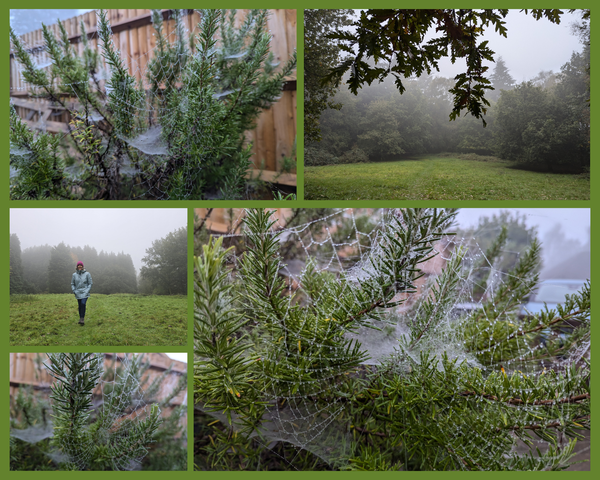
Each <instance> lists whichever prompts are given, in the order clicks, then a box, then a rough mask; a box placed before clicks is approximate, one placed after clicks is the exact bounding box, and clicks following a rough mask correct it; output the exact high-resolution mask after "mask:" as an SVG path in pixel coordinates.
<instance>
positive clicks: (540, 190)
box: [304, 156, 590, 200]
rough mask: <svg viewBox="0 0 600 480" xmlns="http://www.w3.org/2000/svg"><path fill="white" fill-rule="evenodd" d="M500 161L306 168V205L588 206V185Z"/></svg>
mask: <svg viewBox="0 0 600 480" xmlns="http://www.w3.org/2000/svg"><path fill="white" fill-rule="evenodd" d="M512 165H513V163H512V162H506V161H502V160H497V159H496V160H495V161H485V162H484V161H475V160H465V159H459V158H452V157H437V156H420V157H415V158H413V159H410V160H399V161H392V162H378V163H366V164H350V165H328V166H322V167H309V166H307V167H304V198H305V199H306V200H589V198H590V179H589V178H584V177H582V176H578V175H569V174H556V173H540V172H532V171H527V170H517V169H515V168H511V167H512Z"/></svg>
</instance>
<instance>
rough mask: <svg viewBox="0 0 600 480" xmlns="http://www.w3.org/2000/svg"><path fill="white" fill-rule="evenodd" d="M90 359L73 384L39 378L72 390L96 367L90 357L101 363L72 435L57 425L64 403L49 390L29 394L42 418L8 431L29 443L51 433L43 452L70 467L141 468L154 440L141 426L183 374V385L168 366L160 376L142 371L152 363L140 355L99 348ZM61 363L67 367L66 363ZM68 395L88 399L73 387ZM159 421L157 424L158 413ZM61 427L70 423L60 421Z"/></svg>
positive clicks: (164, 401) (143, 426)
mask: <svg viewBox="0 0 600 480" xmlns="http://www.w3.org/2000/svg"><path fill="white" fill-rule="evenodd" d="M88 360H89V362H87V363H86V364H85V366H84V368H83V370H82V373H81V374H80V375H79V376H77V377H75V378H73V379H72V382H73V384H72V385H71V386H70V385H69V384H67V383H64V382H62V383H61V382H60V380H58V379H57V380H54V381H53V379H52V377H50V376H49V375H45V373H44V372H42V373H41V375H42V379H44V378H46V379H47V381H48V383H47V388H43V389H44V390H46V391H47V393H49V389H50V386H51V385H53V389H54V388H67V389H69V388H74V390H71V391H72V392H75V391H77V387H76V384H78V383H80V382H82V381H83V382H85V381H86V378H88V377H86V378H84V376H87V375H91V372H92V371H94V368H95V367H93V368H88V367H90V366H93V364H94V363H95V364H96V365H100V378H99V379H98V381H97V383H96V384H95V387H94V388H93V391H92V395H91V398H89V399H88V400H89V401H90V403H89V405H88V407H86V409H85V410H86V412H87V413H86V416H85V424H84V425H81V426H79V427H77V428H76V432H74V433H73V434H72V435H67V436H65V435H60V434H59V433H60V432H57V430H56V429H57V428H59V427H58V425H61V423H60V422H59V421H57V420H56V419H57V415H59V414H61V412H62V411H63V409H64V408H65V405H64V404H63V403H59V402H58V401H57V400H56V398H54V397H52V396H51V399H50V401H49V402H48V399H46V398H45V396H44V395H42V396H41V397H39V398H38V399H37V400H36V401H35V403H31V402H32V400H31V399H30V400H28V402H30V403H31V404H32V405H36V404H39V406H40V408H41V411H42V418H40V419H37V420H35V421H34V422H32V423H33V425H32V426H30V427H28V428H26V429H18V428H12V429H11V437H14V438H17V439H19V440H22V441H25V442H27V443H30V444H34V443H37V442H39V441H41V440H44V439H47V438H51V439H52V440H51V442H50V445H51V447H52V449H51V450H49V451H48V450H46V449H44V450H43V452H44V453H45V455H47V456H48V457H49V458H50V459H51V460H52V461H53V462H54V463H56V465H59V466H61V465H66V466H68V467H69V468H70V469H77V470H98V469H102V470H139V469H140V466H141V462H142V460H143V458H144V457H145V456H146V454H147V453H148V447H149V446H150V445H151V444H152V443H153V442H154V439H153V438H152V437H153V436H154V433H151V434H149V435H144V434H142V433H141V432H142V431H143V430H144V429H145V428H146V422H148V420H149V419H150V417H152V416H153V415H154V416H155V415H157V414H158V415H160V406H159V405H166V404H168V403H167V402H168V401H169V400H170V398H171V396H169V395H174V394H177V393H178V392H179V391H181V388H180V387H181V386H180V385H178V383H181V382H182V380H181V378H183V385H184V384H185V377H184V376H183V377H181V378H180V377H179V376H177V375H168V373H169V372H170V369H168V370H167V371H166V372H165V373H164V374H162V375H158V376H150V375H145V374H143V372H145V371H146V370H147V369H148V367H149V365H150V364H149V363H148V361H147V360H145V358H144V356H143V355H131V354H122V355H118V356H117V355H113V356H112V361H109V360H107V361H106V362H105V355H104V354H100V353H99V354H92V356H88ZM48 362H51V360H50V359H48V360H47V361H46V363H47V365H50V363H48ZM65 365H67V364H65ZM46 368H48V367H46ZM65 368H67V370H68V369H69V368H70V367H68V366H67V367H65ZM48 372H50V370H48ZM167 377H168V378H167ZM45 382H46V380H44V382H43V383H42V384H41V385H45V384H46V383H45ZM172 392H174V393H172ZM165 394H166V395H167V397H166V400H165ZM71 398H72V399H73V400H72V401H73V402H75V404H77V403H78V402H79V403H81V402H83V401H84V400H86V399H85V398H79V399H78V398H77V395H76V394H75V393H71ZM159 398H163V400H159ZM28 408H29V413H28V415H29V416H31V415H33V413H34V410H33V409H32V408H31V407H28ZM183 408H185V407H183ZM181 413H183V410H182V411H181ZM158 422H159V424H160V419H159V420H158ZM60 428H69V426H68V425H67V426H64V425H63V426H62V427H60ZM53 437H54V438H53Z"/></svg>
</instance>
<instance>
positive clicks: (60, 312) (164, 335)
mask: <svg viewBox="0 0 600 480" xmlns="http://www.w3.org/2000/svg"><path fill="white" fill-rule="evenodd" d="M31 297H32V301H22V299H19V300H18V301H17V302H12V301H11V303H10V344H11V345H19V346H27V345H64V346H68V345H85V346H92V345H115V346H125V345H131V346H138V345H139V346H155V345H156V346H158V345H185V344H186V343H187V310H188V308H187V297H186V296H184V295H171V296H167V295H149V296H143V295H128V294H116V295H100V294H93V295H92V296H91V297H90V299H89V300H88V302H87V312H86V316H85V325H84V326H81V325H79V324H78V321H79V314H78V310H77V300H76V299H75V296H74V295H71V294H60V295H58V294H57V295H35V296H31Z"/></svg>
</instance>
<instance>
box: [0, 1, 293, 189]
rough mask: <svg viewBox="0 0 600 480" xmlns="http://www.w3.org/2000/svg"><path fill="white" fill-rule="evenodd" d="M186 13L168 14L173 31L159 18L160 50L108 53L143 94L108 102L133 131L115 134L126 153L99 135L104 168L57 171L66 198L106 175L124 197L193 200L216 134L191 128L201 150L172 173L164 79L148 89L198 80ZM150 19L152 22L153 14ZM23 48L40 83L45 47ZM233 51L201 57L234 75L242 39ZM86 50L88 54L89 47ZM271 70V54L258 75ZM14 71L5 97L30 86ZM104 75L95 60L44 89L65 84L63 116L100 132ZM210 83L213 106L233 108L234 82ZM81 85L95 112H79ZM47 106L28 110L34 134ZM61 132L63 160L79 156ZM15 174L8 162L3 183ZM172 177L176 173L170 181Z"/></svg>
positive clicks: (15, 153) (21, 154) (107, 72)
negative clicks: (82, 72)
mask: <svg viewBox="0 0 600 480" xmlns="http://www.w3.org/2000/svg"><path fill="white" fill-rule="evenodd" d="M187 15H188V13H187V10H174V11H173V13H172V14H171V17H170V19H171V20H175V22H176V25H175V28H170V29H167V28H166V21H162V35H163V36H164V39H165V44H164V45H162V46H159V45H158V44H157V45H156V46H154V47H153V48H150V49H149V50H148V52H146V53H144V54H141V55H140V56H139V58H135V57H133V56H130V55H128V54H127V53H125V52H123V51H120V50H118V49H116V51H117V54H118V55H119V56H120V57H121V59H122V60H123V62H124V64H125V66H126V68H127V66H129V74H130V75H131V76H132V77H133V78H134V79H135V78H138V79H139V80H138V85H137V88H138V90H141V91H143V92H145V93H144V98H143V99H141V101H131V100H129V99H128V98H125V97H119V98H117V99H116V100H115V101H116V103H117V105H116V107H115V110H122V111H125V112H130V114H131V117H132V118H133V119H134V121H135V125H134V127H133V130H132V131H131V132H130V133H129V134H128V135H127V136H125V135H120V136H119V139H120V140H121V141H122V142H124V144H126V145H127V146H128V147H129V151H128V152H125V151H124V150H127V148H125V149H123V148H121V147H119V146H117V145H115V144H114V142H112V144H111V142H110V141H108V140H107V139H106V137H104V138H102V142H101V144H100V148H102V149H106V151H107V155H105V158H106V159H108V160H107V162H108V164H107V166H106V169H105V170H104V171H99V172H98V171H95V170H94V169H93V167H92V166H90V165H88V164H87V162H82V161H78V160H76V161H75V162H74V163H72V164H71V165H68V166H66V167H65V168H64V175H65V178H66V179H68V180H69V181H70V182H72V184H73V185H74V187H73V192H74V193H77V192H82V191H83V187H84V186H85V181H86V179H89V178H90V177H91V176H93V175H96V176H97V177H98V178H99V179H100V180H102V179H108V178H111V179H116V181H117V183H119V184H120V186H123V187H124V188H123V191H124V192H125V193H126V194H127V192H129V193H128V194H127V195H128V198H130V199H146V198H149V199H158V200H165V199H170V198H177V199H190V198H195V196H196V195H197V194H196V193H194V192H195V189H197V187H198V185H197V180H196V177H197V173H198V171H201V170H203V169H204V168H208V167H205V166H204V163H205V160H206V159H210V158H211V156H214V152H215V150H217V151H218V149H217V148H218V147H215V146H214V145H215V141H213V140H214V138H215V137H216V136H217V135H218V132H217V133H215V132H214V129H213V128H209V127H210V125H209V123H210V122H208V121H204V120H202V121H201V122H200V124H201V126H200V127H199V129H198V130H196V129H194V131H193V136H194V143H196V144H199V145H202V146H203V147H202V148H201V150H202V151H200V152H197V153H196V154H195V155H196V157H195V161H188V162H184V163H183V165H179V166H178V167H177V173H176V174H175V173H174V172H173V165H172V164H171V163H170V160H172V157H173V155H174V154H173V152H172V145H170V140H169V139H168V138H167V135H166V132H168V131H173V127H174V125H175V124H176V121H177V120H176V117H177V116H176V115H174V114H173V111H172V110H170V107H167V105H166V104H165V97H164V95H163V94H162V92H163V91H164V84H165V83H166V80H165V81H164V82H163V83H162V84H161V86H160V87H159V88H157V89H155V90H153V89H152V88H151V83H152V79H153V77H160V78H162V79H171V80H172V82H174V83H175V85H176V88H178V89H180V88H181V86H182V85H184V84H185V82H187V81H189V79H190V78H194V77H195V78H199V73H198V72H195V71H194V70H193V69H192V68H188V67H189V65H190V64H191V63H192V60H193V59H194V58H196V57H197V56H199V55H200V54H201V52H199V51H198V44H197V41H198V39H197V36H196V35H197V34H198V32H199V30H200V25H198V26H194V30H193V31H190V30H189V29H188V28H187V27H186V22H184V21H183V19H184V17H186V16H187ZM161 18H162V14H161ZM154 20H155V18H154V17H153V21H154ZM238 23H239V22H238ZM155 25H156V24H155V23H153V25H152V27H150V28H152V32H153V33H152V37H153V38H157V37H158V35H157V34H156V33H154V26H155ZM245 27H247V29H246V31H250V30H251V28H252V27H254V24H253V23H249V24H248V25H245ZM117 35H118V34H117ZM218 36H219V33H218V34H217V38H218ZM90 42H91V41H90ZM155 43H156V42H155ZM23 44H24V47H25V49H26V50H27V51H28V52H29V53H30V55H31V57H32V59H33V61H34V65H35V68H36V69H38V70H40V71H44V72H46V74H47V75H48V78H52V75H51V71H52V67H53V61H52V59H51V58H50V56H49V54H48V52H47V51H46V49H45V48H44V47H42V46H40V45H39V44H28V43H27V42H25V41H23ZM237 47H238V48H239V49H240V51H236V52H229V51H228V50H227V49H226V48H225V47H224V46H223V45H221V44H220V43H217V45H216V47H215V48H214V49H213V50H212V51H210V52H209V54H210V55H213V54H214V55H216V57H215V59H216V61H217V62H219V63H222V64H223V65H226V67H225V68H227V69H229V70H234V69H237V70H240V69H243V68H244V67H243V66H244V64H245V63H246V62H247V60H248V59H247V57H248V56H249V52H250V48H251V46H250V45H248V42H247V39H246V44H243V45H237ZM90 48H91V49H92V50H94V47H93V45H92V44H91V43H90ZM96 52H98V53H101V52H102V46H101V42H100V40H98V46H97V49H96ZM75 56H77V52H75ZM151 64H153V65H154V70H151V67H150V66H151ZM282 66H283V65H282ZM278 67H280V63H279V62H275V61H274V60H273V58H272V57H269V58H267V59H266V61H265V62H264V73H265V74H269V75H271V74H274V73H276V72H277V71H278ZM14 68H15V74H16V76H17V77H18V78H19V79H20V81H19V82H18V84H20V85H23V86H22V87H11V95H12V93H13V92H14V93H16V94H18V93H19V91H22V90H29V89H31V88H32V86H31V85H29V84H27V82H26V81H25V79H24V78H23V71H24V70H25V67H24V66H23V65H21V64H20V63H19V62H17V61H15V62H14ZM279 70H281V68H279ZM112 73H113V72H112V71H111V68H110V66H108V65H106V62H105V60H104V58H103V57H102V56H101V55H100V57H99V63H98V69H97V70H96V71H95V72H94V73H93V74H90V75H89V76H88V78H87V79H86V80H84V81H80V82H65V81H64V80H62V81H61V80H60V79H55V80H54V82H51V83H50V84H49V85H48V86H49V87H53V88H55V89H57V90H58V87H59V86H61V87H66V89H67V90H68V91H67V96H66V97H65V98H63V102H64V103H65V105H66V106H67V109H68V110H69V111H71V112H74V115H71V117H74V118H76V119H80V120H82V121H83V122H84V125H85V126H92V127H93V126H95V127H102V126H106V125H107V122H108V121H109V120H108V119H107V118H105V116H104V113H105V112H104V111H102V110H107V108H106V107H107V104H108V100H109V95H110V93H111V92H112V91H114V85H111V77H112ZM186 76H187V80H186ZM213 80H214V85H213V88H212V99H213V101H214V102H218V103H221V104H223V105H224V106H231V107H233V106H235V104H236V102H238V101H239V99H238V96H237V93H238V92H239V91H240V87H239V86H237V85H233V86H232V85H228V80H227V79H220V78H219V75H217V76H216V77H215V78H214V79H213ZM86 86H87V87H89V88H90V89H91V90H92V91H96V92H97V93H98V95H99V97H100V100H101V105H102V109H96V108H93V107H88V108H84V106H86V104H87V102H86V100H85V99H84V98H81V96H80V94H79V93H78V92H80V91H81V90H82V87H86ZM33 93H34V97H35V95H36V94H43V93H44V91H43V89H41V88H35V87H34V89H33ZM113 98H114V97H113ZM280 98H281V96H278V97H273V98H272V99H271V101H270V102H268V101H267V102H264V105H263V108H267V107H269V106H270V105H271V104H272V103H274V102H277V101H278V100H279V99H280ZM30 105H31V104H30ZM17 106H18V105H17ZM52 106H54V107H59V105H57V104H56V103H55V102H52V104H50V103H48V102H43V103H40V109H39V111H37V112H35V110H31V111H30V113H29V117H28V118H26V120H28V121H29V122H30V124H32V126H33V127H34V128H35V129H37V130H39V131H42V132H46V131H48V121H52V118H53V117H52V116H49V117H48V116H45V115H43V111H44V110H45V109H47V108H50V109H51V108H52ZM27 108H29V107H27ZM176 108H177V109H178V110H179V116H180V117H185V116H186V114H187V113H188V102H187V99H186V98H183V99H181V101H180V102H179V103H178V104H177V105H176ZM63 110H64V109H63ZM60 114H61V112H60V111H59V112H58V115H60ZM107 116H110V115H107ZM65 125H66V124H65ZM67 127H68V129H69V130H70V132H69V133H58V135H59V136H61V138H63V139H64V140H69V141H68V142H63V143H68V144H69V145H71V146H70V147H69V148H68V153H69V155H71V156H74V157H78V156H81V152H77V151H76V150H75V148H74V147H73V145H74V143H76V142H75V141H74V138H73V135H75V134H77V133H79V132H78V131H77V130H76V129H75V127H74V126H72V125H67ZM204 127H206V128H204ZM246 143H247V141H245V142H244V144H246ZM204 145H206V147H204ZM10 155H11V159H12V158H15V159H17V160H18V161H19V162H29V163H34V162H35V161H36V159H35V158H34V157H35V155H34V153H33V152H32V151H30V150H28V149H27V148H24V147H21V146H17V145H12V144H11V146H10ZM178 155H179V154H178ZM12 163H13V162H12V161H11V164H12ZM19 174H20V169H19V168H18V166H17V167H15V166H12V165H11V169H10V178H11V180H13V179H14V180H13V181H18V176H19ZM174 176H176V178H175V179H174ZM173 180H175V183H176V187H173ZM78 186H79V187H80V188H78ZM252 188H253V187H252V185H251V184H247V186H246V189H247V191H246V192H243V194H244V195H246V196H251V195H252V191H251V189H252ZM273 189H274V190H279V189H278V188H277V187H276V186H275V185H273ZM223 195H225V194H224V193H223V192H222V191H221V190H219V191H209V192H206V198H207V199H220V198H224V197H223Z"/></svg>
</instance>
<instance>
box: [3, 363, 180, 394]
mask: <svg viewBox="0 0 600 480" xmlns="http://www.w3.org/2000/svg"><path fill="white" fill-rule="evenodd" d="M38 355H41V356H42V358H43V360H44V361H45V360H46V354H43V353H42V354H39V353H11V354H10V373H9V376H10V398H11V399H14V398H16V396H17V395H18V392H19V388H22V387H24V386H31V387H33V388H34V389H42V390H48V389H49V388H50V386H51V385H52V383H53V378H52V376H51V375H50V374H49V373H48V372H47V371H46V369H45V368H38V364H37V362H36V357H38ZM122 356H123V354H117V363H119V362H120V358H122ZM145 359H146V360H149V361H150V368H149V369H148V370H147V371H146V373H145V377H144V378H146V377H148V381H147V383H146V385H149V384H151V383H152V381H153V380H154V379H155V378H157V377H159V376H160V375H162V374H163V373H164V372H165V370H167V369H168V368H169V366H171V365H172V370H171V373H170V374H169V375H168V376H167V378H165V380H163V382H162V385H161V389H160V392H159V393H158V394H157V398H158V399H163V398H166V397H167V396H168V395H169V394H170V393H171V392H172V391H173V389H174V388H175V386H176V385H177V383H178V381H179V378H180V374H182V373H184V372H186V368H187V365H186V364H185V363H184V362H179V361H177V360H172V359H170V358H169V357H167V356H166V355H165V354H161V353H146V354H145ZM112 361H113V355H112V354H105V360H104V365H105V367H110V365H111V364H112ZM95 394H100V390H99V389H98V390H97V391H96V392H95ZM186 402H187V391H186V390H184V391H183V392H181V393H180V394H179V395H177V396H176V397H175V398H174V399H173V400H172V401H171V404H172V405H182V404H184V403H186Z"/></svg>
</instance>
